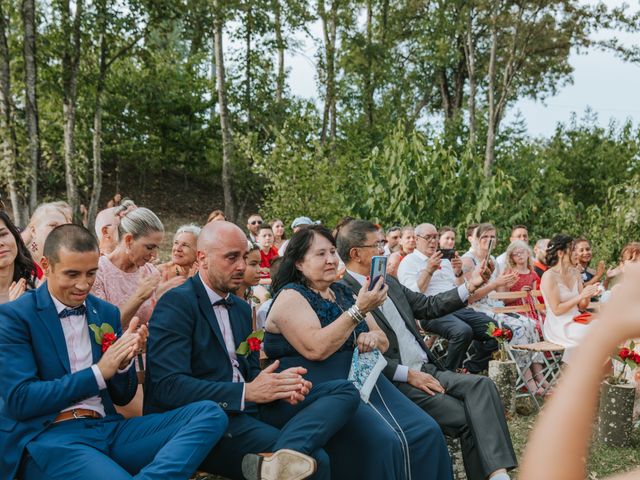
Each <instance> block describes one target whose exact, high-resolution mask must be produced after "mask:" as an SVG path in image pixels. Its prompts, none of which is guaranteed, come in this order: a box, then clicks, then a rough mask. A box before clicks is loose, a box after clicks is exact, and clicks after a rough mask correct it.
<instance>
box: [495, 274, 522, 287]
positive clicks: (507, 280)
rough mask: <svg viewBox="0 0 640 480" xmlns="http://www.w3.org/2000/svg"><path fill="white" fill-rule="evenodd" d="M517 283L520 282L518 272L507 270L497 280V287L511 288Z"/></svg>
mask: <svg viewBox="0 0 640 480" xmlns="http://www.w3.org/2000/svg"><path fill="white" fill-rule="evenodd" d="M517 281H518V272H513V271H511V270H505V271H504V272H503V273H501V274H500V275H499V276H498V278H497V279H496V286H497V287H505V288H509V287H512V286H513V285H515V283H516V282H517Z"/></svg>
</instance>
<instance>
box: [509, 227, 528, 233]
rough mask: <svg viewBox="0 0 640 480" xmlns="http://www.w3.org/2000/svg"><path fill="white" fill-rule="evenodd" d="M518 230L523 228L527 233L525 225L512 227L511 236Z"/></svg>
mask: <svg viewBox="0 0 640 480" xmlns="http://www.w3.org/2000/svg"><path fill="white" fill-rule="evenodd" d="M519 228H524V229H525V230H526V231H527V232H528V231H529V229H528V228H527V226H526V225H514V226H513V227H511V234H512V235H513V232H515V231H516V230H518V229H519Z"/></svg>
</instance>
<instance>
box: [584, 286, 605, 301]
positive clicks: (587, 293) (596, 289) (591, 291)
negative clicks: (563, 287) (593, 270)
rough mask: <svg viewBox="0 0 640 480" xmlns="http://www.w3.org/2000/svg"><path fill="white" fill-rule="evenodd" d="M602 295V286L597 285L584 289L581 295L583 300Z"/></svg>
mask: <svg viewBox="0 0 640 480" xmlns="http://www.w3.org/2000/svg"><path fill="white" fill-rule="evenodd" d="M599 294H600V284H599V283H596V284H593V285H588V286H586V287H584V288H583V289H582V292H581V293H580V298H581V299H582V300H587V299H589V298H591V297H595V296H596V295H599Z"/></svg>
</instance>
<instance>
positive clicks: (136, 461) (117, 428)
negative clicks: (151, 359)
mask: <svg viewBox="0 0 640 480" xmlns="http://www.w3.org/2000/svg"><path fill="white" fill-rule="evenodd" d="M98 258H99V252H98V245H97V243H96V241H95V239H94V238H93V237H92V236H91V234H90V233H89V231H87V230H86V229H85V228H83V227H80V226H78V225H63V226H60V227H58V228H56V229H54V230H53V231H52V232H51V234H50V235H49V237H48V238H47V240H46V242H45V246H44V258H43V259H42V262H41V263H42V266H43V268H44V270H45V272H46V275H47V282H46V283H44V284H43V285H42V286H41V287H40V288H38V289H37V290H33V291H29V292H27V293H25V294H24V295H23V296H22V297H21V298H19V299H18V300H16V301H14V302H10V303H8V304H4V305H1V306H0V452H2V454H1V455H0V480H12V479H13V478H14V477H15V476H16V475H18V474H19V476H20V478H21V479H23V480H32V479H33V480H35V479H37V480H47V479H81V478H90V479H98V478H109V480H120V479H122V480H124V479H131V478H136V479H149V480H150V479H158V480H160V479H167V478H171V479H188V478H189V477H190V476H191V475H192V474H193V472H194V471H195V470H196V469H197V467H198V465H199V464H200V462H201V461H202V459H203V458H205V457H206V455H207V454H208V452H209V450H210V449H211V447H212V445H214V444H215V443H216V442H217V441H218V440H219V439H220V437H221V436H222V434H223V432H224V431H225V429H226V427H227V423H228V420H227V416H226V415H225V413H224V412H223V411H222V409H220V408H219V407H218V405H216V404H215V403H213V402H208V401H203V402H198V403H194V404H190V405H186V406H184V407H182V408H179V409H176V410H173V411H170V412H167V413H164V414H158V415H150V416H147V417H138V418H133V419H130V420H125V419H124V418H123V417H122V416H120V415H118V414H117V413H116V411H115V409H114V404H116V405H124V404H126V403H128V402H129V401H130V400H131V399H132V398H133V396H134V394H135V392H136V387H137V377H136V372H135V368H132V367H131V360H132V359H133V357H134V356H135V355H136V354H137V353H138V352H139V351H140V349H141V348H143V347H144V345H145V342H146V336H147V330H146V327H145V326H142V327H140V328H139V329H138V330H137V331H136V326H137V320H134V321H132V324H131V325H130V327H129V329H128V330H127V331H126V332H124V333H122V330H121V326H120V314H119V312H118V309H117V308H116V307H114V306H113V305H111V304H109V303H106V302H104V301H102V300H100V299H98V298H96V297H94V296H92V295H89V290H90V289H91V286H92V284H93V281H94V279H95V274H96V271H97V269H98ZM100 327H102V330H103V331H107V332H109V331H113V332H114V333H115V335H116V338H117V340H116V341H115V343H113V344H112V345H111V346H110V347H109V348H108V349H106V351H105V352H103V349H104V348H105V347H106V346H107V345H106V343H108V342H106V343H105V344H104V346H103V344H102V342H101V341H100V340H101V338H100V335H96V331H95V330H96V329H97V328H100ZM107 338H108V337H107Z"/></svg>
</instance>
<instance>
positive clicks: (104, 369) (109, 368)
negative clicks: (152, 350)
mask: <svg viewBox="0 0 640 480" xmlns="http://www.w3.org/2000/svg"><path fill="white" fill-rule="evenodd" d="M137 341H138V338H137V336H135V335H130V336H128V337H127V338H124V335H123V336H122V337H121V338H119V339H118V340H116V341H115V342H114V343H113V345H111V346H110V347H109V348H108V349H107V351H106V352H104V353H103V354H102V357H101V358H100V360H99V361H98V368H99V369H100V373H102V377H103V378H104V379H105V380H109V379H110V378H111V377H113V376H114V375H115V374H116V373H117V371H118V369H121V368H124V367H126V366H127V365H128V364H129V362H130V361H131V359H132V358H133V357H134V356H135V355H136V353H137V351H138V350H137ZM123 365H124V367H122V366H123Z"/></svg>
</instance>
